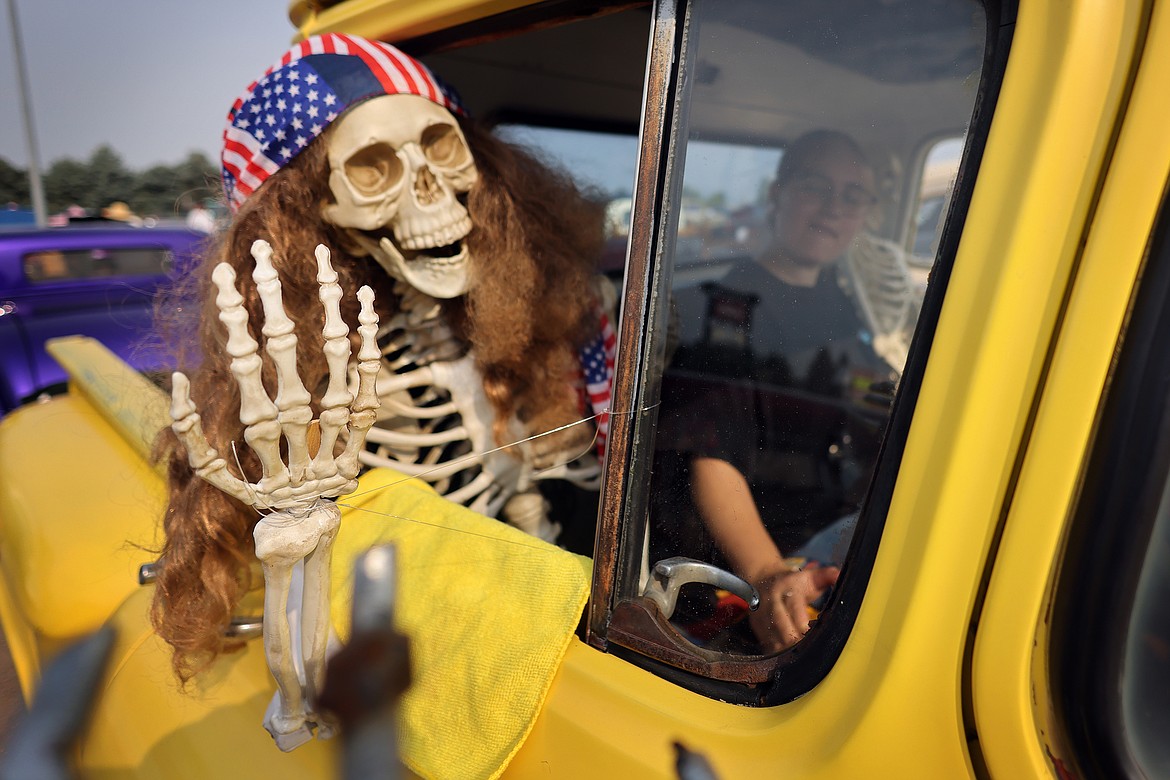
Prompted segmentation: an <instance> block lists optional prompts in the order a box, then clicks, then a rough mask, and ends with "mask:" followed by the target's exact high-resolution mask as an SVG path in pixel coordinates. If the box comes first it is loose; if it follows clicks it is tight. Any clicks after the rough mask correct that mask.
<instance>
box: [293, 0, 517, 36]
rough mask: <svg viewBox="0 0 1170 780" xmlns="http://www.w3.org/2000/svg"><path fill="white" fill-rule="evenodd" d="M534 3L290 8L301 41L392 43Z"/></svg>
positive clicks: (449, 1)
mask: <svg viewBox="0 0 1170 780" xmlns="http://www.w3.org/2000/svg"><path fill="white" fill-rule="evenodd" d="M533 3H534V0H486V1H485V0H433V1H432V2H418V0H348V2H345V3H341V4H339V5H336V6H334V7H333V8H326V9H323V10H321V11H315V10H313V4H312V3H309V2H306V0H294V2H292V3H291V4H290V5H289V18H290V19H291V20H292V23H293V24H294V25H296V27H297V28H298V29H299V30H300V36H299V37H300V38H307V37H309V36H310V35H317V34H319V33H326V32H344V33H350V34H352V35H361V36H363V37H366V38H377V39H379V40H383V41H391V42H393V41H401V40H405V39H407V38H413V37H416V36H419V35H426V34H427V33H432V32H436V31H438V30H445V29H447V28H450V27H454V26H456V25H460V24H466V23H467V22H473V21H475V20H476V19H483V18H485V17H488V16H492V15H494V14H498V13H503V12H504V11H511V10H514V9H516V8H521V7H523V6H526V5H532V4H533Z"/></svg>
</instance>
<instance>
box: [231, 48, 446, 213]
mask: <svg viewBox="0 0 1170 780" xmlns="http://www.w3.org/2000/svg"><path fill="white" fill-rule="evenodd" d="M380 95H418V96H420V97H424V98H426V99H427V100H430V101H431V102H433V103H436V104H438V105H440V106H442V107H443V108H445V109H447V110H448V111H451V112H453V113H457V114H461V115H464V116H465V115H466V114H467V112H466V111H465V110H464V108H463V105H462V103H461V102H460V101H459V96H458V95H457V94H456V93H455V91H454V90H453V89H451V88H450V87H449V86H447V85H446V84H444V83H443V82H442V81H440V80H439V79H438V78H437V77H436V76H435V75H434V74H433V73H431V71H430V70H428V69H427V67H426V66H425V65H423V64H422V63H421V62H419V61H418V60H416V59H414V58H413V57H411V56H409V55H407V54H404V53H403V52H401V51H399V50H398V49H396V48H394V47H393V46H391V45H390V44H387V43H382V42H380V41H371V40H367V39H365V38H358V37H357V36H354V35H342V34H339V33H326V34H324V35H314V36H313V37H311V38H306V39H305V40H304V41H302V42H301V43H299V44H297V45H295V46H293V47H292V48H291V49H289V50H288V51H287V52H285V54H284V56H283V57H281V58H280V61H279V62H277V63H276V64H275V65H273V66H272V67H271V68H269V69H268V70H266V71H264V76H263V77H262V78H261V79H260V80H259V81H255V82H253V83H252V84H251V85H249V87H248V89H247V90H246V91H245V92H244V94H243V95H241V96H240V97H239V98H237V99H236V102H235V103H234V104H233V105H232V110H231V111H229V112H228V116H227V128H225V129H224V132H223V188H224V192H225V193H226V195H227V200H228V205H229V206H230V207H231V209H232V211H236V210H237V209H238V208H239V207H240V204H242V203H243V202H244V201H245V200H246V199H247V198H248V196H249V195H251V194H252V193H253V192H255V191H256V190H257V189H259V187H260V185H261V184H263V183H264V181H265V180H266V179H267V178H268V177H269V176H271V175H272V174H274V173H276V172H277V171H279V170H280V168H281V167H282V166H283V165H285V164H286V163H287V162H288V161H289V160H291V159H292V158H293V157H296V156H297V154H298V153H299V152H300V151H301V150H302V149H304V148H305V147H306V146H308V145H309V144H310V143H311V142H312V141H313V139H314V138H316V137H317V136H319V135H320V134H321V133H322V131H324V130H325V128H326V127H328V126H329V125H330V124H331V123H332V122H333V120H335V119H337V117H338V116H339V115H340V114H341V113H342V112H344V111H345V109H347V108H349V107H350V106H353V105H356V104H357V103H360V102H362V101H363V100H368V99H370V98H373V97H378V96H380Z"/></svg>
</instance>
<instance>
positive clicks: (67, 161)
mask: <svg viewBox="0 0 1170 780" xmlns="http://www.w3.org/2000/svg"><path fill="white" fill-rule="evenodd" d="M41 183H42V186H43V188H44V191H45V205H46V208H47V209H48V211H49V213H50V214H56V213H59V212H62V211H64V210H65V209H67V208H69V207H70V206H81V207H82V208H84V209H87V210H89V211H91V212H93V213H100V211H101V209H103V208H105V207H107V206H109V205H110V204H111V203H114V202H117V201H122V202H124V203H126V204H127V205H129V206H130V209H131V210H132V211H133V212H134V213H136V214H138V215H140V216H153V217H157V218H159V219H167V218H172V217H175V218H181V217H183V216H185V215H186V213H187V211H188V210H190V209H191V208H192V207H193V206H194V205H195V204H196V203H203V202H204V201H205V200H207V199H218V198H219V197H220V192H221V191H220V185H219V168H218V167H217V166H215V165H213V164H212V162H211V161H210V160H208V159H207V155H205V154H203V153H201V152H192V153H191V154H189V155H187V158H186V159H185V160H183V161H182V162H180V163H179V164H178V165H155V166H152V167H150V168H147V169H146V170H144V171H132V170H130V169H129V168H127V167H126V165H125V163H124V162H123V161H122V158H121V157H120V156H119V155H118V153H117V152H115V151H114V150H113V149H112V148H110V147H109V146H106V145H102V146H99V147H98V148H97V149H95V150H94V151H93V153H92V154H91V155H90V156H89V159H88V160H85V161H78V160H74V159H71V158H62V159H59V160H57V161H55V162H54V163H53V164H52V165H50V166H49V167H48V169H47V170H45V171H44V172H43V173H42V174H41ZM11 203H15V204H17V206H18V207H20V208H30V209H31V208H32V205H31V204H32V200H31V197H30V195H29V183H28V171H27V170H24V169H21V168H17V167H16V166H14V165H12V164H11V163H9V162H8V161H7V160H5V159H4V158H3V157H0V208H3V207H4V204H11Z"/></svg>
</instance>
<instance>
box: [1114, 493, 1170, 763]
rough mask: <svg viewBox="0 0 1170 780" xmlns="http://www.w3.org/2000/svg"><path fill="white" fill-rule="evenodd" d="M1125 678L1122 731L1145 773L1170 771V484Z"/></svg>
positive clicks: (1145, 567) (1144, 573) (1141, 581)
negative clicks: (1169, 734)
mask: <svg viewBox="0 0 1170 780" xmlns="http://www.w3.org/2000/svg"><path fill="white" fill-rule="evenodd" d="M1122 669H1123V670H1124V671H1123V673H1122V677H1121V691H1122V693H1121V701H1122V708H1121V715H1122V719H1123V726H1122V729H1121V732H1122V733H1123V734H1126V735H1127V742H1128V748H1129V750H1130V751H1132V755H1133V758H1134V761H1135V762H1136V763H1137V764H1138V766H1140V767H1141V769H1142V770H1143V772H1144V774H1145V776H1146V777H1165V776H1167V775H1170V744H1168V743H1167V742H1166V731H1167V729H1168V728H1170V482H1167V485H1166V489H1165V490H1164V491H1163V493H1162V501H1161V503H1160V505H1159V506H1158V514H1157V518H1156V519H1155V521H1154V530H1153V534H1152V535H1151V537H1150V545H1149V548H1148V549H1147V550H1146V555H1145V560H1144V561H1143V562H1142V566H1141V574H1140V575H1139V576H1138V585H1137V593H1136V596H1135V599H1134V605H1133V613H1132V615H1131V616H1130V621H1129V628H1128V630H1127V632H1126V642H1125V651H1124V662H1123V664H1122Z"/></svg>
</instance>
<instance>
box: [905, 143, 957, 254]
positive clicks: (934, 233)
mask: <svg viewBox="0 0 1170 780" xmlns="http://www.w3.org/2000/svg"><path fill="white" fill-rule="evenodd" d="M962 152H963V139H962V138H948V139H946V140H944V141H939V142H938V143H936V144H935V145H934V146H933V147H931V150H930V152H929V153H928V154H927V155H926V163H925V165H923V167H922V176H921V178H920V179H919V182H918V202H917V205H916V206H915V207H914V210H913V212H912V217H913V220H912V222H911V223H910V234H909V236H908V240H907V249H908V250H909V251H910V257H909V260H910V263H911V265H914V266H919V267H922V266H925V267H930V265H931V264H932V263H933V262H934V255H935V252H936V251H937V250H938V239H939V234H940V232H941V230H942V222H943V216H944V215H945V214H946V207H947V202H948V196H949V195H950V192H951V189H952V188H953V187H954V183H955V174H957V173H958V171H959V155H961V154H962Z"/></svg>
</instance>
